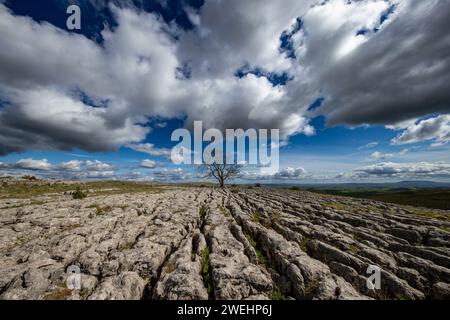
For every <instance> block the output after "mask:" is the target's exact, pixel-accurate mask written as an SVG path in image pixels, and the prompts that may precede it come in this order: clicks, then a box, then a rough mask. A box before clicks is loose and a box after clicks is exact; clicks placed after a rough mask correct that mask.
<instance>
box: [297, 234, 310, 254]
mask: <svg viewBox="0 0 450 320" xmlns="http://www.w3.org/2000/svg"><path fill="white" fill-rule="evenodd" d="M310 240H311V239H309V238H308V237H303V240H302V242H301V243H300V249H302V251H303V252H306V253H308V242H309V241H310Z"/></svg>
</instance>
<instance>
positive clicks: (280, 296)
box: [271, 286, 287, 300]
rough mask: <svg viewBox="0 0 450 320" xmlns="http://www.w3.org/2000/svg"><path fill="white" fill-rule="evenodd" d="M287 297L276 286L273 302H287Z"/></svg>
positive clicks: (272, 296) (273, 291)
mask: <svg viewBox="0 0 450 320" xmlns="http://www.w3.org/2000/svg"><path fill="white" fill-rule="evenodd" d="M286 299H287V298H286V296H285V295H284V294H283V292H282V291H281V290H280V288H278V287H277V286H274V287H273V289H272V295H271V300H286Z"/></svg>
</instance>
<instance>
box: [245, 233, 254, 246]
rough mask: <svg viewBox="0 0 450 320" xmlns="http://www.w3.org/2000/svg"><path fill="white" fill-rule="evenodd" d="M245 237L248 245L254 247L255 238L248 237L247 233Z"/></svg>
mask: <svg viewBox="0 0 450 320" xmlns="http://www.w3.org/2000/svg"><path fill="white" fill-rule="evenodd" d="M245 237H246V238H247V241H248V243H250V245H251V246H252V247H253V248H255V247H256V242H255V240H253V238H252V237H250V236H249V235H248V234H246V235H245Z"/></svg>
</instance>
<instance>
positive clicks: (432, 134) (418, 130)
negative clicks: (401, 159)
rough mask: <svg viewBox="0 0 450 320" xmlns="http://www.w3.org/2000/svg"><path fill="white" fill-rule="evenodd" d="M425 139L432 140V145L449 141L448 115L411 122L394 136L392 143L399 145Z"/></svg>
mask: <svg viewBox="0 0 450 320" xmlns="http://www.w3.org/2000/svg"><path fill="white" fill-rule="evenodd" d="M427 140H434V141H435V142H434V143H433V145H434V146H440V145H444V144H446V143H448V142H449V141H450V115H441V116H437V117H434V118H430V119H426V120H422V121H418V122H417V123H413V124H411V125H410V126H408V127H407V128H406V130H405V131H404V132H402V133H401V134H400V135H399V136H397V137H396V138H394V139H393V140H392V143H393V144H396V145H401V144H410V143H417V142H421V141H427Z"/></svg>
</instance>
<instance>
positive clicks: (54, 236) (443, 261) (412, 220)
mask: <svg viewBox="0 0 450 320" xmlns="http://www.w3.org/2000/svg"><path fill="white" fill-rule="evenodd" d="M42 199H43V200H44V201H43V202H42V203H39V204H36V202H34V204H33V201H29V200H20V199H13V200H12V199H8V200H0V208H2V209H0V257H1V259H0V271H1V272H0V298H1V299H280V298H287V299H290V298H294V299H333V300H339V299H449V298H450V289H449V283H450V269H449V268H450V232H449V231H448V230H450V222H449V221H448V219H447V220H445V219H444V220H442V219H436V218H433V217H432V216H430V217H427V216H424V215H420V214H417V210H419V209H414V210H412V209H409V208H407V207H401V206H396V205H391V204H389V205H387V204H384V203H380V202H375V201H370V200H357V199H351V198H341V197H331V196H322V195H318V194H313V193H308V192H299V191H296V192H294V191H288V190H277V189H263V188H254V189H246V188H234V189H232V190H228V189H224V190H220V189H212V188H177V189H175V188H173V189H172V190H170V189H168V190H166V191H163V192H160V193H151V192H148V193H130V194H118V195H105V196H96V197H89V198H86V199H83V200H73V199H72V198H71V197H70V196H63V195H58V194H56V195H52V196H45V197H42ZM427 210H428V211H430V210H429V209H427ZM439 214H440V215H441V216H442V215H449V213H448V212H444V211H439ZM73 266H75V267H76V268H79V271H80V283H81V288H78V289H74V290H71V289H69V288H67V279H68V277H69V274H68V273H67V270H68V268H71V267H73ZM369 266H377V267H378V268H380V276H381V278H380V281H381V282H380V284H381V288H380V290H373V289H369V288H368V287H367V278H368V277H369V276H370V274H368V273H367V270H368V267H369Z"/></svg>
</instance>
